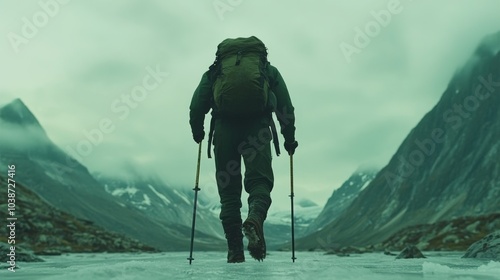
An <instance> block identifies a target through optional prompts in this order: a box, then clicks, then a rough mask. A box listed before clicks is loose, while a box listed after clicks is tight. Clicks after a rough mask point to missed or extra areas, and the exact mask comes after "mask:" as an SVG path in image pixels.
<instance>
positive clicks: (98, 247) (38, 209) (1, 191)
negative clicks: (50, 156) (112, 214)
mask: <svg viewBox="0 0 500 280" xmlns="http://www.w3.org/2000/svg"><path fill="white" fill-rule="evenodd" d="M15 195H16V196H15V208H14V209H15V210H14V214H15V215H14V217H15V218H17V220H16V221H15V237H16V238H15V239H14V240H15V242H16V243H15V244H11V245H15V246H16V247H18V246H21V247H23V248H27V249H30V250H32V251H33V252H34V253H35V254H39V255H45V254H60V253H88V252H110V253H111V252H140V251H142V252H154V251H155V249H154V248H152V247H150V246H147V245H144V244H143V243H141V242H139V241H137V240H134V239H132V238H129V237H126V236H124V235H120V234H116V233H112V232H109V231H106V230H105V229H103V228H101V227H98V226H95V225H94V224H93V223H92V222H91V221H88V220H82V219H78V218H76V217H74V216H72V215H70V214H68V213H64V212H62V211H59V210H58V209H56V208H54V207H53V206H51V205H49V204H48V203H47V202H46V201H44V200H43V199H41V198H40V197H39V196H38V195H36V194H35V193H34V192H32V191H31V190H30V189H29V188H26V187H25V186H23V185H21V184H15ZM0 197H7V179H6V178H4V177H1V176H0ZM0 208H1V209H2V211H3V210H5V211H7V210H6V209H7V200H2V203H1V204H0ZM8 230H10V229H9V228H7V227H5V226H3V227H0V242H7V241H8V240H7V237H8V236H9V233H8V232H7V231H8Z"/></svg>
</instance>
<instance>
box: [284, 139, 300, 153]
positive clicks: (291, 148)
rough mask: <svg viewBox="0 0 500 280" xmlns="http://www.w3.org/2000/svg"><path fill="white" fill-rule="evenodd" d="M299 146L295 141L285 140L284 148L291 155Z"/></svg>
mask: <svg viewBox="0 0 500 280" xmlns="http://www.w3.org/2000/svg"><path fill="white" fill-rule="evenodd" d="M298 146H299V143H298V142H297V141H293V142H286V141H285V150H286V151H287V152H288V154H289V155H293V154H294V153H295V149H297V147H298Z"/></svg>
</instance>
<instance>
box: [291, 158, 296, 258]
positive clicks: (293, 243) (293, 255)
mask: <svg viewBox="0 0 500 280" xmlns="http://www.w3.org/2000/svg"><path fill="white" fill-rule="evenodd" d="M293 197H294V194H293V154H291V155H290V202H291V206H292V207H291V210H292V211H291V215H292V262H295V260H296V259H297V258H296V257H295V229H294V220H295V219H294V215H293Z"/></svg>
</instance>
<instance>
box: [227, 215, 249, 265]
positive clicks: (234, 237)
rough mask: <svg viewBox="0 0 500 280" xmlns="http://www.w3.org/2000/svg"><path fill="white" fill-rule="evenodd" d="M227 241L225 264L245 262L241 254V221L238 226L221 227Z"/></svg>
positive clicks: (243, 255)
mask: <svg viewBox="0 0 500 280" xmlns="http://www.w3.org/2000/svg"><path fill="white" fill-rule="evenodd" d="M223 228H224V233H225V235H226V240H227V262H228V263H241V262H244V261H245V254H244V253H243V233H242V232H241V221H240V223H239V224H233V225H223Z"/></svg>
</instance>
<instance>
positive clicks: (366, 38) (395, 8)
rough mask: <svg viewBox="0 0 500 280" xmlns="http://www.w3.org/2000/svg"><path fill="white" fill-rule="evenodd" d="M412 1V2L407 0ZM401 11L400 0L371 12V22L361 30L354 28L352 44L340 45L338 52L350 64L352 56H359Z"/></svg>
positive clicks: (344, 43) (390, 2) (392, 1)
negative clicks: (340, 52) (339, 51)
mask: <svg viewBox="0 0 500 280" xmlns="http://www.w3.org/2000/svg"><path fill="white" fill-rule="evenodd" d="M409 1H413V0H409ZM402 11H403V6H402V4H401V2H400V0H390V1H389V2H388V3H387V6H386V9H382V10H380V11H378V12H377V11H371V12H370V15H371V16H372V20H370V21H369V22H367V23H366V24H365V25H364V27H363V28H360V27H356V28H354V32H355V34H354V38H353V42H352V44H349V43H346V42H342V43H340V46H339V47H340V50H341V51H342V54H343V55H344V57H345V59H346V60H347V62H348V63H351V61H352V56H353V55H354V54H360V53H361V52H362V51H363V50H364V49H366V48H367V47H368V45H370V43H371V42H372V40H373V39H374V38H375V37H377V36H378V35H380V33H381V32H382V30H383V28H386V27H387V26H389V24H390V23H391V22H392V19H393V17H394V15H398V14H400V13H401V12H402Z"/></svg>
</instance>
